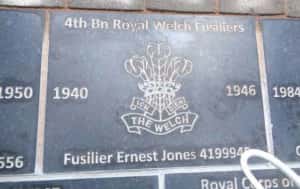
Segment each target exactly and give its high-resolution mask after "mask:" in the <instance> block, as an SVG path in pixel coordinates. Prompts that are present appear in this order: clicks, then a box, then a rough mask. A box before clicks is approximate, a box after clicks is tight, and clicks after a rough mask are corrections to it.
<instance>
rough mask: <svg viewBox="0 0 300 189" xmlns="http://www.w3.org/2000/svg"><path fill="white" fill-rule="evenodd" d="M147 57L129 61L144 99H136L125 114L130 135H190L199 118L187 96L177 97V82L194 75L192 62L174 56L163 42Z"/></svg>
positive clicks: (150, 47) (152, 47) (152, 46)
mask: <svg viewBox="0 0 300 189" xmlns="http://www.w3.org/2000/svg"><path fill="white" fill-rule="evenodd" d="M146 54H147V55H146V56H138V55H135V56H133V57H131V58H129V59H127V60H126V61H125V69H126V71H127V72H128V73H129V74H130V75H131V76H133V77H135V78H138V79H140V82H139V83H138V88H139V89H140V90H141V91H142V92H144V96H143V97H133V99H132V102H131V105H130V109H131V110H132V111H134V112H132V113H127V114H124V115H122V117H121V118H122V121H123V122H124V124H125V125H126V127H127V131H128V132H129V133H135V134H139V135H140V134H142V130H144V131H147V132H149V133H152V134H154V135H167V134H169V133H171V132H173V131H175V130H179V131H180V133H185V132H190V131H192V130H193V127H194V125H195V123H196V121H197V118H198V115H197V114H196V113H192V112H190V111H188V104H187V102H186V100H185V98H184V97H176V92H178V91H179V90H180V88H181V84H180V83H179V82H176V80H177V79H178V78H181V77H184V76H186V75H188V74H190V73H191V72H192V61H190V60H188V59H186V58H181V57H176V56H171V48H170V47H169V46H168V45H166V44H163V43H150V44H149V45H148V46H147V48H146Z"/></svg>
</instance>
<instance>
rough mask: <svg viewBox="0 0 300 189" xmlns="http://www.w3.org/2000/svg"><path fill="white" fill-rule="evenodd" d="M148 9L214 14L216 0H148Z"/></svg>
mask: <svg viewBox="0 0 300 189" xmlns="http://www.w3.org/2000/svg"><path fill="white" fill-rule="evenodd" d="M146 7H147V8H148V9H156V10H169V11H186V12H214V11H215V9H216V1H215V0H167V1H161V0H146Z"/></svg>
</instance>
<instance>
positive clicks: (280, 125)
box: [263, 20, 300, 161]
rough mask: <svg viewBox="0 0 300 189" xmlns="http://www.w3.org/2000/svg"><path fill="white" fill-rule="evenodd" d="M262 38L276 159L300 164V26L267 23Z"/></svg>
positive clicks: (296, 23) (283, 21) (282, 22)
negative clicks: (299, 162) (277, 157)
mask: <svg viewBox="0 0 300 189" xmlns="http://www.w3.org/2000/svg"><path fill="white" fill-rule="evenodd" d="M263 36H264V43H265V44H264V46H265V57H266V64H267V74H268V83H269V95H270V106H271V118H272V124H273V126H274V127H273V135H274V144H275V151H276V155H277V156H279V157H280V158H281V159H283V160H285V161H300V137H299V136H300V117H299V116H300V100H299V99H300V78H299V72H300V64H299V58H300V55H299V51H300V47H299V44H300V22H298V21H292V20H264V21H263Z"/></svg>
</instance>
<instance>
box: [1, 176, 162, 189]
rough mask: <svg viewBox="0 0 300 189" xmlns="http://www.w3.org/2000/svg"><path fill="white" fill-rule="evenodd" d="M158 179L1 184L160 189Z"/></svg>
mask: <svg viewBox="0 0 300 189" xmlns="http://www.w3.org/2000/svg"><path fill="white" fill-rule="evenodd" d="M157 185H158V184H157V178H156V177H129V178H107V179H86V180H83V179H82V180H60V181H38V182H33V181H32V182H13V183H0V188H1V189H83V188H86V189H158V186H157Z"/></svg>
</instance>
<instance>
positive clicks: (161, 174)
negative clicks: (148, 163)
mask: <svg viewBox="0 0 300 189" xmlns="http://www.w3.org/2000/svg"><path fill="white" fill-rule="evenodd" d="M288 165H289V166H290V167H291V168H297V169H298V168H300V163H288ZM251 169H252V170H274V167H273V166H270V164H255V165H251ZM235 171H241V167H240V166H239V165H231V166H230V165H228V166H207V167H177V168H176V167H174V168H160V169H148V170H146V169H144V170H110V171H86V172H64V173H48V174H41V175H34V174H27V175H24V174H23V175H7V176H1V177H0V183H6V182H28V181H32V182H35V181H58V180H77V179H80V180H81V179H101V178H122V177H123V178H124V177H144V176H156V177H158V179H159V180H158V184H159V189H164V186H165V185H164V184H165V175H166V174H187V173H213V172H214V173H216V172H227V173H229V172H235Z"/></svg>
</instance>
